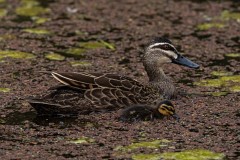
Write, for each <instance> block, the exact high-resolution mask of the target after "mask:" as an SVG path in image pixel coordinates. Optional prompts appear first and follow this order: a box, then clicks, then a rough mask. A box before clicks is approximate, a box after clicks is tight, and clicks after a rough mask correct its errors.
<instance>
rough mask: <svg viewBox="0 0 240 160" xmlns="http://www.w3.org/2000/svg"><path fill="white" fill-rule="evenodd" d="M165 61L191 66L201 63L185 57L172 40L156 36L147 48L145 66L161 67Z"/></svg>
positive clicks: (194, 66) (196, 66) (197, 66)
mask: <svg viewBox="0 0 240 160" xmlns="http://www.w3.org/2000/svg"><path fill="white" fill-rule="evenodd" d="M165 63H175V64H179V65H183V66H187V67H189V68H199V65H198V64H196V63H194V62H192V61H190V60H189V59H187V58H185V57H183V56H182V55H181V54H180V53H179V52H178V51H177V49H176V48H175V47H174V45H173V44H172V42H171V41H170V40H168V39H166V38H162V37H156V38H154V39H153V40H152V41H151V42H150V43H149V44H148V45H147V46H146V48H145V54H144V66H145V67H148V66H149V65H152V66H154V67H161V66H162V65H163V64H165Z"/></svg>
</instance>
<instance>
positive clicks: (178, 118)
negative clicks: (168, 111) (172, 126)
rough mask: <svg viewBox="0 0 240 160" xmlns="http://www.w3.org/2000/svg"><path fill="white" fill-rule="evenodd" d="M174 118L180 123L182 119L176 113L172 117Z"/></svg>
mask: <svg viewBox="0 0 240 160" xmlns="http://www.w3.org/2000/svg"><path fill="white" fill-rule="evenodd" d="M172 117H173V118H174V119H176V120H177V121H178V122H179V120H180V117H179V116H178V115H177V114H176V113H174V114H173V115H172Z"/></svg>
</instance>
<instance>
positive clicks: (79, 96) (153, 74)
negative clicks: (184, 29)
mask: <svg viewBox="0 0 240 160" xmlns="http://www.w3.org/2000/svg"><path fill="white" fill-rule="evenodd" d="M165 63H176V64H181V65H185V66H188V67H190V68H198V67H199V66H198V65H197V64H195V63H193V62H191V61H190V60H188V59H186V58H184V57H182V56H181V55H180V54H179V53H178V51H177V50H176V49H175V47H174V46H173V45H172V43H171V42H170V41H169V40H167V39H164V38H155V39H153V40H152V41H151V42H150V43H149V44H148V46H147V47H146V49H145V53H144V60H143V64H144V66H145V69H146V72H147V74H148V77H149V83H148V84H146V85H144V84H141V83H139V82H138V81H136V80H134V79H132V78H129V77H126V76H121V75H117V74H102V73H84V72H81V73H76V72H72V73H57V72H52V73H51V74H52V75H53V77H54V78H55V79H57V80H58V81H59V82H61V83H62V84H64V85H63V86H60V87H55V88H51V89H49V90H48V91H47V93H45V94H44V95H42V96H40V97H38V98H31V99H28V102H29V103H30V104H31V105H32V106H33V107H34V108H35V109H36V110H37V111H38V113H41V114H61V113H73V114H74V113H89V112H92V111H103V110H112V109H116V108H123V107H127V106H131V105H133V104H152V103H153V102H154V101H156V100H157V101H158V100H159V99H160V100H161V99H164V98H167V99H171V98H172V97H173V96H174V93H175V88H174V86H173V84H172V82H171V80H170V79H169V78H168V77H167V76H166V75H165V74H164V72H163V70H162V65H163V64H165Z"/></svg>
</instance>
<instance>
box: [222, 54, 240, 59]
mask: <svg viewBox="0 0 240 160" xmlns="http://www.w3.org/2000/svg"><path fill="white" fill-rule="evenodd" d="M225 56H226V57H230V58H238V57H240V53H228V54H225Z"/></svg>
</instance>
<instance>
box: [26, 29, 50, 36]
mask: <svg viewBox="0 0 240 160" xmlns="http://www.w3.org/2000/svg"><path fill="white" fill-rule="evenodd" d="M22 31H24V32H27V33H32V34H39V35H48V34H51V32H50V31H48V30H46V29H39V28H27V29H23V30H22Z"/></svg>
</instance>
